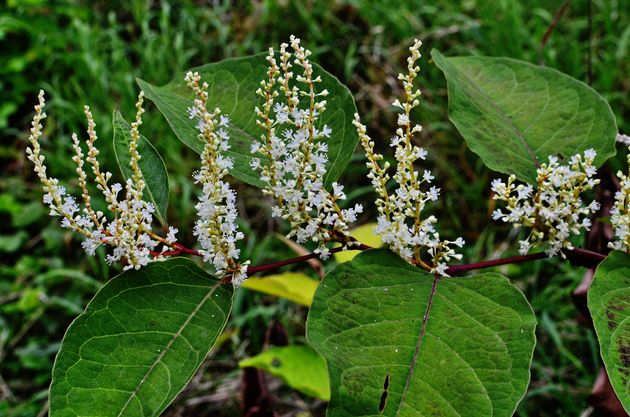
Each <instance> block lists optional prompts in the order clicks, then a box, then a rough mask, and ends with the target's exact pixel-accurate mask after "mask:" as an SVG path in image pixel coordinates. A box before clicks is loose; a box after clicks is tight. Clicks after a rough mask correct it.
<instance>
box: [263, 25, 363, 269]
mask: <svg viewBox="0 0 630 417" xmlns="http://www.w3.org/2000/svg"><path fill="white" fill-rule="evenodd" d="M289 48H290V50H292V52H289ZM310 55H311V52H310V51H309V50H308V49H305V48H304V47H303V46H302V45H301V43H300V39H298V38H296V37H295V36H291V38H290V45H288V44H286V43H283V44H282V45H280V53H279V60H280V64H279V65H278V63H277V61H276V54H275V51H274V50H273V48H269V54H268V56H267V62H268V63H269V67H268V71H267V77H266V79H264V80H263V81H261V83H260V88H259V89H258V90H257V91H256V93H257V94H258V95H259V96H261V97H262V98H263V99H264V103H263V105H262V108H258V107H256V109H255V112H256V116H257V124H258V125H259V126H260V127H261V128H262V129H263V131H264V133H263V134H262V135H261V138H260V141H257V142H254V144H253V145H252V149H251V151H252V153H253V154H254V155H255V156H256V157H255V158H254V159H253V161H252V168H254V169H258V170H260V171H261V178H262V179H263V181H265V182H266V183H267V185H266V187H265V189H264V190H263V192H264V193H265V194H266V195H269V196H271V197H273V199H274V202H275V205H274V207H273V208H272V216H274V217H280V218H282V219H285V220H288V221H289V223H290V225H291V232H290V233H289V234H288V237H292V236H295V237H296V240H297V241H298V242H300V243H302V242H306V241H309V240H310V241H312V242H314V243H317V244H318V247H317V249H316V250H315V251H316V252H317V253H319V254H320V256H321V258H323V259H325V258H326V257H328V255H329V249H328V248H327V247H326V243H328V242H341V243H342V244H343V245H349V244H352V243H353V239H352V238H351V237H350V231H349V225H350V224H351V223H353V222H354V221H355V220H356V217H357V215H358V214H359V213H361V212H362V211H363V207H362V206H361V205H360V204H357V205H355V206H354V207H353V208H348V209H341V208H340V206H339V203H340V201H341V200H344V199H345V198H346V195H345V193H344V192H343V186H342V185H340V184H338V183H336V182H335V183H333V184H332V190H328V189H326V188H325V186H324V175H325V173H326V163H327V162H328V144H327V143H326V140H327V139H328V138H330V136H331V134H332V130H331V129H330V127H328V126H327V125H323V126H320V123H319V119H320V117H321V115H322V114H323V113H324V112H325V111H326V100H325V99H323V98H324V97H326V96H327V95H328V91H327V90H325V89H324V90H321V91H318V90H317V88H316V86H317V85H318V84H319V83H320V82H321V77H320V76H315V75H314V70H313V66H312V64H311V63H310V61H309V59H308V57H309V56H310ZM292 68H296V69H298V70H299V72H298V73H296V74H294V73H293V71H292ZM279 97H282V99H279ZM301 99H302V100H301ZM261 158H262V159H261Z"/></svg>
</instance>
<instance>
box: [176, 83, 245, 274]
mask: <svg viewBox="0 0 630 417" xmlns="http://www.w3.org/2000/svg"><path fill="white" fill-rule="evenodd" d="M200 81H201V76H200V75H199V73H196V72H195V73H192V72H189V73H188V74H186V83H187V85H188V87H189V88H190V89H192V90H193V92H194V94H195V100H194V108H195V109H196V111H195V114H196V116H197V117H199V121H200V122H201V124H200V133H199V139H200V140H202V141H203V142H204V143H205V145H204V150H203V152H202V154H201V168H200V170H199V171H198V172H196V173H195V174H194V178H195V181H196V182H197V183H199V184H201V186H202V193H201V195H200V196H199V201H198V202H197V204H196V205H195V209H196V210H197V216H198V219H197V221H196V222H195V226H194V229H193V234H194V235H195V236H197V239H198V241H199V244H200V245H201V248H202V250H201V251H200V252H201V254H202V255H203V258H204V260H205V261H206V262H211V263H212V264H213V265H214V267H215V269H216V271H217V274H220V275H223V274H227V275H231V276H232V280H233V282H234V285H237V286H238V285H240V284H242V282H243V281H244V280H245V278H246V277H247V274H246V272H247V266H246V264H241V263H239V262H238V258H239V255H240V251H239V249H238V248H237V247H236V243H237V242H238V241H239V240H241V239H243V237H244V235H243V233H241V232H239V231H238V227H237V225H236V219H237V217H238V210H237V209H236V193H235V192H234V190H232V188H231V187H230V185H229V184H228V183H227V182H226V181H224V180H223V178H224V177H225V176H226V175H227V174H228V172H229V170H230V169H231V168H232V165H233V161H232V159H231V158H227V157H225V156H224V155H222V154H221V152H224V151H225V150H227V149H229V143H228V141H229V134H228V131H227V129H226V128H227V127H228V123H229V118H228V117H227V116H224V115H223V114H221V112H220V110H219V109H215V110H214V111H212V112H210V111H209V110H208V109H207V102H208V92H207V89H208V85H207V83H203V84H200ZM175 233H177V230H176V229H169V235H168V236H167V242H168V240H169V238H171V237H172V238H174V237H175Z"/></svg>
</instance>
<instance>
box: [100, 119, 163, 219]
mask: <svg viewBox="0 0 630 417" xmlns="http://www.w3.org/2000/svg"><path fill="white" fill-rule="evenodd" d="M112 122H113V124H114V154H115V155H116V161H117V162H118V166H119V167H120V171H121V172H122V174H123V177H124V178H125V180H126V179H128V178H130V177H131V175H132V174H131V168H130V167H129V161H130V159H131V156H130V155H129V141H130V140H131V136H130V133H131V126H130V125H129V123H127V121H126V120H125V119H124V118H123V117H122V115H121V114H120V112H119V111H118V110H114V115H113V117H112ZM138 152H139V153H140V156H141V158H140V162H138V165H140V171H142V175H143V176H144V180H145V182H146V188H145V189H144V193H145V194H146V196H147V197H148V199H149V201H150V202H152V203H153V205H155V215H156V217H157V218H158V220H159V221H160V223H162V224H164V225H166V224H167V223H166V211H167V209H168V192H169V190H168V172H167V171H166V166H165V165H164V160H163V159H162V157H161V156H160V154H159V153H158V151H157V150H156V149H155V148H154V147H153V145H152V144H151V142H149V140H148V139H147V138H145V137H144V136H140V140H139V141H138Z"/></svg>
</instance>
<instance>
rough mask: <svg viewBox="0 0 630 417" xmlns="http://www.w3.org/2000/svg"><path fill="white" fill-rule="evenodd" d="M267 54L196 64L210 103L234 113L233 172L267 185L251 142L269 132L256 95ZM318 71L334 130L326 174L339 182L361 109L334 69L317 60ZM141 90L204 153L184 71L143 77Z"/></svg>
mask: <svg viewBox="0 0 630 417" xmlns="http://www.w3.org/2000/svg"><path fill="white" fill-rule="evenodd" d="M265 57H266V54H259V55H254V56H249V57H245V58H236V59H226V60H224V61H221V62H217V63H213V64H207V65H204V66H201V67H197V68H193V69H192V70H191V71H197V72H199V74H201V79H202V80H203V81H205V82H207V83H208V84H209V85H210V87H209V90H208V93H209V96H210V99H209V106H210V107H212V108H215V107H219V108H221V110H222V111H223V113H224V114H226V115H228V116H229V117H230V128H229V129H228V130H229V132H230V145H231V146H232V147H231V149H230V150H229V151H228V152H227V154H228V155H229V156H230V157H232V158H234V168H233V169H232V170H231V171H230V173H231V174H232V175H233V176H234V177H236V178H238V179H240V180H242V181H245V182H246V183H248V184H252V185H255V186H257V187H262V186H263V185H264V183H263V182H262V181H261V180H260V173H259V172H258V171H254V170H252V168H251V167H250V165H249V164H250V161H251V160H252V154H251V152H250V149H251V144H252V143H253V142H254V141H258V140H260V136H261V135H262V134H263V133H264V132H263V130H262V129H261V128H260V127H259V126H258V125H257V124H256V114H255V112H254V108H255V107H256V106H259V107H260V106H261V105H262V102H261V100H262V99H261V97H260V96H258V95H256V90H257V89H258V88H259V87H260V81H261V80H263V79H265V78H266V77H267V75H266V71H267V61H266V59H265ZM313 67H314V73H315V75H316V76H317V75H320V76H321V77H322V82H321V83H319V84H318V88H320V89H321V90H323V89H327V90H328V92H329V95H328V97H326V100H327V102H328V104H327V106H326V107H327V110H326V112H324V113H323V114H322V117H321V119H320V123H321V124H322V125H323V124H327V125H328V126H329V127H330V128H331V129H332V135H331V137H330V139H328V159H329V161H328V164H327V165H326V167H327V174H326V177H325V183H326V185H330V184H331V183H332V182H334V181H335V180H336V179H337V178H339V176H340V175H341V173H342V172H343V170H344V169H345V168H346V165H348V162H349V161H350V158H351V157H352V153H353V152H354V148H355V147H356V144H357V142H358V140H359V139H358V136H357V134H356V131H355V129H354V127H353V126H352V117H353V115H354V113H355V112H356V107H355V105H354V101H353V99H352V94H350V91H349V90H348V89H347V88H346V87H345V86H344V85H343V84H341V83H340V82H339V80H338V79H337V78H335V77H334V76H333V75H331V74H330V73H328V72H326V71H324V70H323V69H322V68H321V67H320V66H319V65H317V64H313ZM138 84H139V85H140V88H142V90H143V91H144V92H145V94H146V96H147V97H148V98H149V99H150V100H151V101H153V102H154V103H155V105H156V106H157V108H158V109H159V110H160V112H162V114H163V115H164V117H166V120H167V121H168V123H169V124H170V126H171V128H172V129H173V131H174V132H175V134H176V135H177V137H178V138H179V139H180V140H181V141H182V142H183V143H185V144H186V145H188V146H189V147H191V148H192V149H193V150H195V151H196V152H198V153H201V152H202V151H203V142H202V141H200V140H199V139H198V137H197V136H198V134H199V131H198V130H197V129H196V124H197V122H196V121H194V120H190V119H189V118H188V112H187V109H188V108H189V107H191V105H192V100H193V97H192V93H191V91H190V89H188V88H187V87H186V83H185V82H184V74H181V75H179V76H177V77H176V78H175V79H174V80H173V81H171V82H170V83H169V84H166V85H164V86H162V87H157V86H154V85H152V84H149V83H148V82H146V81H143V80H140V79H139V80H138Z"/></svg>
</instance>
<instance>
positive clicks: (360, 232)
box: [335, 223, 382, 263]
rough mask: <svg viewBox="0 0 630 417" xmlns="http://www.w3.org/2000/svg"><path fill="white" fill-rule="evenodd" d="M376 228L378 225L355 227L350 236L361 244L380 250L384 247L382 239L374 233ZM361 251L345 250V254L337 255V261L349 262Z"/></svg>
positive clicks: (338, 253) (368, 224) (369, 224)
mask: <svg viewBox="0 0 630 417" xmlns="http://www.w3.org/2000/svg"><path fill="white" fill-rule="evenodd" d="M375 227H376V223H366V224H363V225H361V226H359V227H355V228H354V229H352V230H351V231H350V236H352V237H353V238H355V239H356V240H358V241H359V242H361V243H364V244H366V245H368V246H371V247H373V248H378V247H379V246H381V245H382V242H381V238H380V236H378V235H377V234H375V233H374V228H375ZM359 253H361V251H359V250H344V251H343V252H337V253H335V261H337V262H338V263H341V262H348V261H349V260H351V259H352V258H354V257H355V256H357V255H358V254H359Z"/></svg>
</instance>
